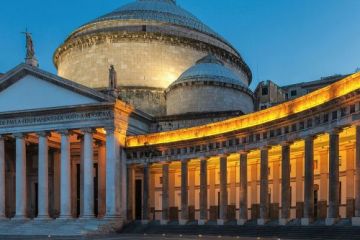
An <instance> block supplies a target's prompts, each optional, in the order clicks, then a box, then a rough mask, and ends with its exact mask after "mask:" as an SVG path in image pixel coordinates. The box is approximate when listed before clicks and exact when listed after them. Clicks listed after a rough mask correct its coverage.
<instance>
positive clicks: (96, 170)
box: [94, 163, 99, 217]
mask: <svg viewBox="0 0 360 240" xmlns="http://www.w3.org/2000/svg"><path fill="white" fill-rule="evenodd" d="M94 170H95V175H94V213H95V216H96V217H97V216H98V213H99V208H98V204H99V190H98V189H99V188H98V173H99V168H98V164H97V163H95V164H94Z"/></svg>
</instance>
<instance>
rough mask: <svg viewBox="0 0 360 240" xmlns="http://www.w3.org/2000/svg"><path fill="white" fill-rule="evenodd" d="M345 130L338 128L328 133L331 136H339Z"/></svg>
mask: <svg viewBox="0 0 360 240" xmlns="http://www.w3.org/2000/svg"><path fill="white" fill-rule="evenodd" d="M343 130H344V129H343V128H340V127H337V128H332V129H329V130H328V131H326V132H327V133H328V134H329V135H339V134H340V133H341V132H342V131H343Z"/></svg>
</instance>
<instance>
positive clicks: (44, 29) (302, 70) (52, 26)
mask: <svg viewBox="0 0 360 240" xmlns="http://www.w3.org/2000/svg"><path fill="white" fill-rule="evenodd" d="M131 1H133V0H31V1H29V0H14V1H3V2H2V3H1V13H0V54H1V55H0V72H6V71H7V70H9V69H11V68H13V67H14V66H15V65H17V64H19V63H20V62H22V61H23V58H24V55H25V53H24V51H25V50H24V44H25V43H24V37H23V36H22V35H21V34H20V32H21V31H23V30H24V29H25V27H26V26H27V27H28V28H29V30H30V31H31V32H32V33H33V37H34V42H35V47H36V52H37V57H38V59H39V61H40V66H41V68H43V69H45V70H48V71H51V72H56V69H55V68H54V66H53V63H52V54H53V52H54V50H55V49H56V47H57V46H58V45H59V44H60V43H61V42H62V41H63V40H64V39H65V38H66V37H67V36H68V34H69V33H70V32H71V31H73V30H75V28H77V27H78V26H80V25H82V24H84V23H86V22H88V21H89V20H92V19H94V18H96V17H98V16H100V15H103V14H105V13H107V12H110V11H111V10H113V9H115V8H117V7H119V6H121V5H123V4H125V3H128V2H131ZM177 2H178V4H179V5H181V6H182V7H183V8H185V9H187V10H188V11H190V12H192V13H193V14H194V15H196V16H197V17H198V18H200V19H201V20H203V21H204V22H205V23H206V24H207V25H209V26H210V27H211V28H213V29H214V30H216V31H217V32H218V33H220V34H221V35H223V36H224V37H225V38H226V39H227V40H229V41H230V42H231V43H232V44H233V45H234V46H235V47H236V48H237V49H238V50H239V51H240V53H241V54H242V56H243V58H244V59H245V61H246V62H247V63H248V64H249V66H250V68H251V69H252V72H253V74H254V83H253V84H252V88H254V86H255V85H256V83H257V82H258V81H259V80H266V79H271V80H273V81H275V82H277V83H278V84H280V85H284V84H290V83H296V82H302V81H310V80H315V79H318V78H320V77H321V76H327V75H332V74H337V73H351V72H354V71H355V69H356V68H357V67H360V14H359V13H360V0H178V1H177Z"/></svg>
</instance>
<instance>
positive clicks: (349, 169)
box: [340, 143, 355, 219]
mask: <svg viewBox="0 0 360 240" xmlns="http://www.w3.org/2000/svg"><path fill="white" fill-rule="evenodd" d="M345 159H346V181H345V182H346V186H345V189H346V218H349V219H351V218H352V217H354V213H355V192H354V191H355V188H354V181H355V143H352V144H350V145H348V146H346V157H345ZM340 197H341V196H340Z"/></svg>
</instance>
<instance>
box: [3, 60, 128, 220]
mask: <svg viewBox="0 0 360 240" xmlns="http://www.w3.org/2000/svg"><path fill="white" fill-rule="evenodd" d="M3 79H4V80H3V81H2V82H1V83H0V88H1V89H2V90H1V92H0V99H1V101H2V102H4V101H5V102H11V101H10V100H6V98H7V97H10V96H11V95H13V94H15V93H16V94H19V95H20V96H21V95H23V94H26V91H27V89H26V85H27V84H29V83H33V84H34V86H33V87H32V90H33V91H32V94H35V95H34V97H33V99H31V98H30V99H28V98H27V99H26V101H24V100H23V98H22V97H19V98H17V99H15V100H12V101H13V104H14V106H16V108H18V109H17V111H16V112H9V111H7V107H6V106H3V105H1V106H0V136H1V139H0V177H1V179H3V180H2V181H0V191H1V193H2V194H1V197H0V217H1V218H3V219H6V218H7V219H13V220H27V219H36V220H38V221H41V220H50V219H55V218H57V219H60V220H69V219H73V218H81V219H84V220H86V219H89V220H90V219H94V218H95V217H105V218H106V219H113V220H116V219H118V220H116V221H120V222H121V221H122V219H124V217H125V216H124V211H126V203H125V202H123V200H122V199H124V194H126V193H124V192H126V191H124V190H122V188H124V186H126V185H124V184H122V177H124V176H122V174H123V173H122V171H121V168H122V167H123V165H124V164H123V162H125V159H124V158H123V157H122V156H123V154H122V151H124V143H125V136H126V132H127V130H128V118H129V115H130V113H131V112H132V108H131V107H130V106H128V105H126V104H124V103H123V102H121V101H118V100H116V99H115V98H113V97H112V96H109V95H105V94H102V93H99V92H97V91H94V90H91V89H88V88H85V87H83V86H80V85H77V84H74V83H71V82H69V81H67V80H64V79H61V78H59V77H57V76H52V75H49V74H45V73H44V72H42V71H41V70H39V69H37V68H33V67H31V66H29V65H20V66H19V67H17V68H16V69H14V70H13V72H10V73H9V75H8V76H5V77H4V78H3ZM39 88H43V89H39ZM43 91H50V92H51V93H52V94H51V95H47V94H46V92H43ZM53 105H54V106H53ZM125 177H126V176H125ZM13 193H15V194H13Z"/></svg>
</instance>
